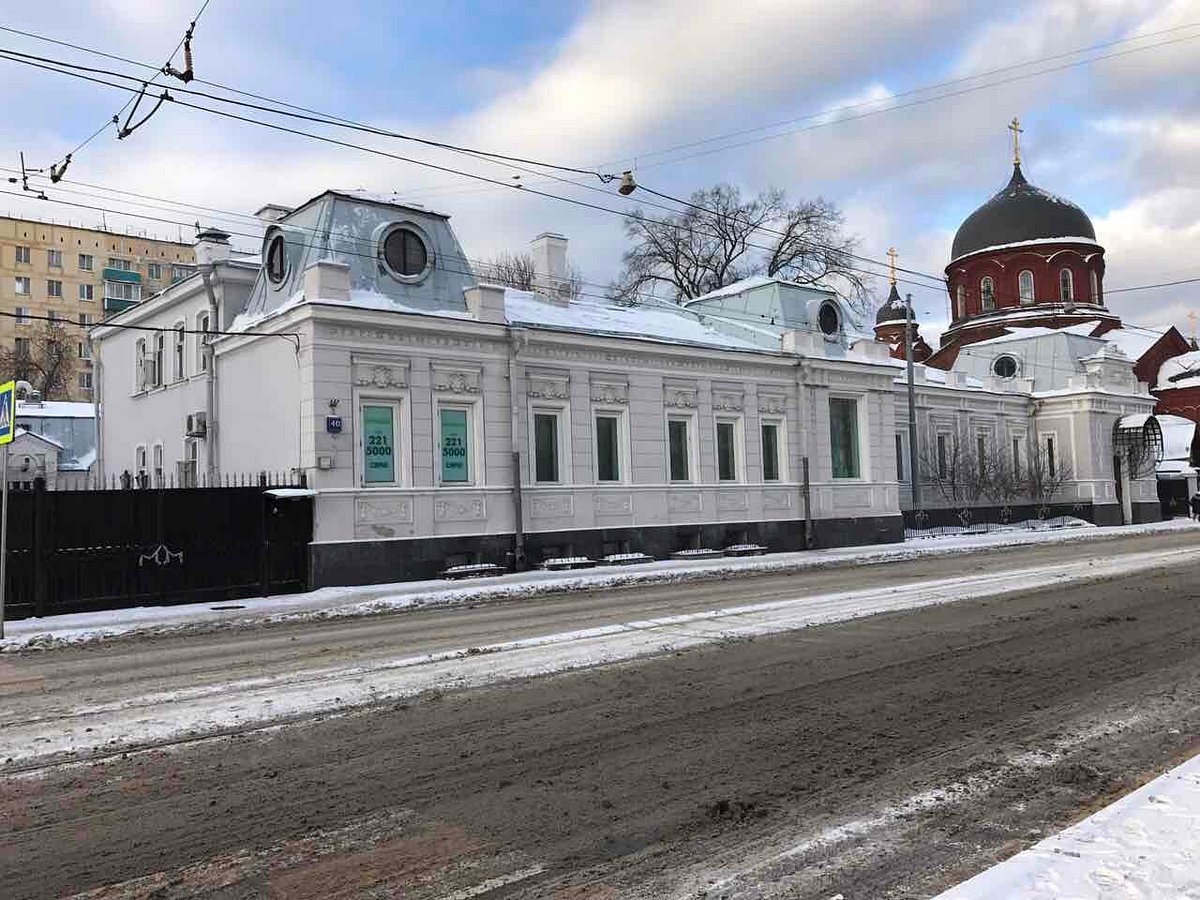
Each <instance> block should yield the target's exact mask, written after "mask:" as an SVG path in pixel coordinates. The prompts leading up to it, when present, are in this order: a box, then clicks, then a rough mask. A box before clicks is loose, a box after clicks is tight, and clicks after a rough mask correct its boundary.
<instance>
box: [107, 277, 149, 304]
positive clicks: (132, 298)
mask: <svg viewBox="0 0 1200 900" xmlns="http://www.w3.org/2000/svg"><path fill="white" fill-rule="evenodd" d="M104 299H105V300H125V301H128V302H130V303H140V302H141V300H142V286H141V285H140V284H129V283H128V282H125V281H106V282H104Z"/></svg>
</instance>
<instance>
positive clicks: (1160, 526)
mask: <svg viewBox="0 0 1200 900" xmlns="http://www.w3.org/2000/svg"><path fill="white" fill-rule="evenodd" d="M1186 530H1194V531H1200V524H1197V523H1195V522H1191V521H1189V520H1186V519H1174V520H1171V521H1168V522H1157V523H1154V524H1150V525H1129V526H1121V527H1113V528H1097V527H1094V526H1088V527H1080V528H1066V529H1062V530H1057V531H1034V532H996V533H992V534H981V535H960V536H953V537H943V538H921V539H918V540H911V541H907V542H905V543H903V544H888V545H876V546H871V547H845V548H839V549H833V550H810V551H802V552H796V553H774V554H770V555H767V556H762V557H746V558H740V559H713V560H704V561H692V560H675V561H659V562H653V563H645V564H640V565H634V566H626V567H615V566H609V567H604V568H597V569H589V570H583V571H576V572H572V573H562V572H541V571H535V572H521V573H516V574H511V575H500V576H496V577H490V578H480V579H475V580H472V581H470V582H465V583H464V582H461V581H449V580H438V581H421V582H407V583H401V584H383V585H379V584H375V585H363V586H358V587H334V588H322V589H320V590H317V591H312V592H309V593H305V594H287V595H282V596H277V597H258V598H252V599H244V600H236V601H230V602H219V603H194V604H184V605H178V606H151V607H135V608H131V609H118V610H106V611H102V612H92V613H76V614H71V615H62V616H48V617H46V618H42V619H37V618H33V619H21V620H18V621H15V622H9V623H7V624H6V626H5V639H4V640H2V641H0V652H12V651H16V650H27V649H44V648H52V647H57V646H62V645H64V644H80V643H89V642H93V641H101V640H104V639H107V638H113V637H128V636H131V635H135V634H136V635H152V634H167V633H178V632H182V631H212V630H217V629H223V628H252V627H256V626H259V625H263V624H269V623H281V622H296V621H304V620H316V619H327V618H343V617H351V616H367V615H374V614H378V613H387V612H394V611H398V610H403V609H414V608H431V607H441V606H451V605H455V604H468V603H483V602H488V601H496V600H512V599H521V598H528V597H534V596H541V595H546V594H553V593H562V592H573V591H595V590H606V589H610V588H616V587H629V586H633V585H652V584H669V583H675V582H684V581H692V580H699V579H709V578H736V577H738V576H741V575H754V574H769V573H776V574H782V573H787V572H801V571H805V570H809V569H820V568H828V567H836V566H846V565H865V564H870V563H881V562H889V561H899V560H910V559H918V558H922V557H936V556H947V555H951V554H957V553H974V552H977V551H980V550H986V549H988V548H995V547H1013V546H1025V545H1035V544H1048V543H1062V542H1074V541H1093V540H1098V539H1103V538H1114V537H1132V536H1136V535H1144V534H1153V533H1160V532H1161V533H1166V532H1178V531H1186Z"/></svg>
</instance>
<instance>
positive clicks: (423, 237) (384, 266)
mask: <svg viewBox="0 0 1200 900" xmlns="http://www.w3.org/2000/svg"><path fill="white" fill-rule="evenodd" d="M398 231H409V232H412V234H414V235H415V236H416V238H417V240H419V241H420V242H421V246H423V247H424V248H425V268H423V269H422V270H421V271H420V272H417V273H415V274H413V275H405V274H404V273H403V272H397V271H396V270H395V269H393V268H392V267H391V266H390V265H388V261H387V253H386V252H385V251H384V247H385V246H386V244H387V240H388V238H390V237H391V236H392V235H393V234H395V233H396V232H398ZM374 238H375V248H376V256H377V258H378V263H379V268H380V270H381V271H382V272H383V273H384V274H386V275H387V276H388V277H389V278H394V279H395V280H396V281H398V282H400V283H401V284H420V283H421V282H423V281H424V280H425V279H426V278H428V277H429V273H430V272H432V271H433V269H434V266H435V265H436V264H437V253H436V251H435V250H434V248H433V240H432V239H431V238H430V237H429V232H427V231H426V230H425V229H424V228H422V227H421V226H420V225H419V224H417V223H416V222H415V221H413V220H412V219H400V220H397V221H394V222H387V223H385V224H383V225H380V226H379V227H378V228H376V229H375V234H374Z"/></svg>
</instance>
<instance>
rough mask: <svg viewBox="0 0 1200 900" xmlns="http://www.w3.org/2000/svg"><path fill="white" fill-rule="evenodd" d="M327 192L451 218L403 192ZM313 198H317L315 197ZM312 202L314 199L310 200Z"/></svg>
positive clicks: (335, 189) (350, 190) (353, 190)
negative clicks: (404, 195)
mask: <svg viewBox="0 0 1200 900" xmlns="http://www.w3.org/2000/svg"><path fill="white" fill-rule="evenodd" d="M325 193H329V194H337V195H338V196H339V197H348V198H349V199H351V200H361V201H362V202H364V203H383V204H386V205H387V206H403V207H405V208H406V209H417V210H420V211H421V212H423V213H428V214H429V215H431V216H441V217H442V218H443V219H448V218H450V214H449V213H444V212H438V211H437V210H435V209H430V208H429V207H427V206H422V205H421V204H420V203H416V202H414V201H412V200H405V199H404V197H403V196H402V195H401V194H398V193H395V192H392V193H390V194H388V193H384V192H382V191H367V190H363V189H362V188H330V189H329V190H328V191H326V192H325ZM313 199H316V198H315V197H314V198H313ZM309 202H310V203H311V202H312V201H309Z"/></svg>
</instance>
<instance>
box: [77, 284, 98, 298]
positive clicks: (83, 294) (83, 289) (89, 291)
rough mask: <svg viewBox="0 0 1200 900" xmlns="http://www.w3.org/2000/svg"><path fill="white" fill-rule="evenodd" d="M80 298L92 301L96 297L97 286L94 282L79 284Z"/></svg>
mask: <svg viewBox="0 0 1200 900" xmlns="http://www.w3.org/2000/svg"><path fill="white" fill-rule="evenodd" d="M79 299H80V300H85V301H91V300H95V299H96V286H95V285H94V284H81V285H80V286H79Z"/></svg>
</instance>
